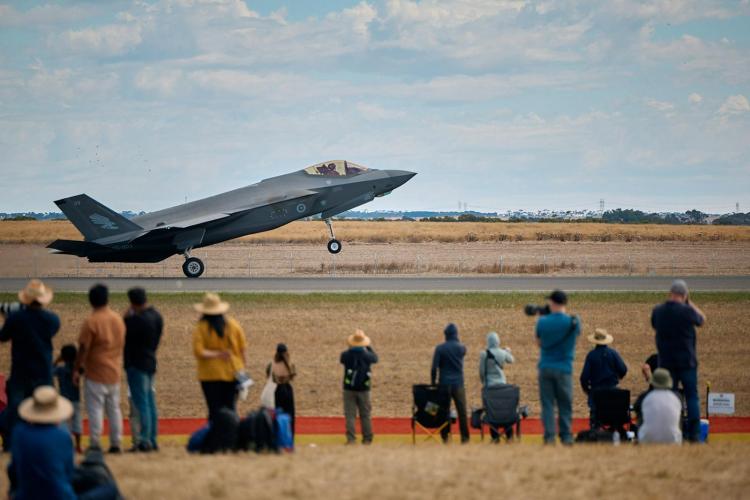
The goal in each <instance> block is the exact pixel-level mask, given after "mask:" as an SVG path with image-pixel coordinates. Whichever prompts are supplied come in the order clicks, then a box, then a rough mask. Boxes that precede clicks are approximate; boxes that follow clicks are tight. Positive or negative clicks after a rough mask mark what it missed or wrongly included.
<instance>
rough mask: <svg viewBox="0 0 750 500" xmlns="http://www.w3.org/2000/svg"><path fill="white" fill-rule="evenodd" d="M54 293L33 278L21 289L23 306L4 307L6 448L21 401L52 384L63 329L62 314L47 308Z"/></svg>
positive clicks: (0, 332) (1, 337) (1, 332)
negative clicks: (58, 338)
mask: <svg viewBox="0 0 750 500" xmlns="http://www.w3.org/2000/svg"><path fill="white" fill-rule="evenodd" d="M52 296H53V294H52V289H50V288H49V287H47V286H45V285H44V283H42V282H41V281H39V280H31V281H29V283H28V284H27V285H26V287H25V288H24V289H23V290H21V291H20V292H18V300H19V302H20V303H21V304H22V306H21V307H18V306H16V307H13V306H14V304H11V305H10V306H11V307H4V308H3V310H4V311H6V310H9V309H10V310H12V312H10V313H9V314H8V315H7V318H6V319H5V324H3V327H2V329H1V330H0V342H8V341H10V342H11V351H10V360H11V361H10V363H11V368H10V378H9V379H8V383H7V385H6V392H7V395H8V408H7V412H8V413H7V439H6V440H5V441H4V443H3V445H4V447H6V449H7V448H9V447H10V440H11V436H12V430H13V426H14V425H15V423H16V420H17V418H18V405H19V404H21V401H23V400H24V399H26V398H29V397H31V395H32V394H33V393H34V389H36V388H37V387H39V386H40V385H51V384H52V337H54V336H55V335H56V334H57V331H58V330H59V329H60V318H58V317H57V315H56V314H55V313H53V312H51V311H47V310H45V309H44V307H45V306H47V305H49V303H50V302H52Z"/></svg>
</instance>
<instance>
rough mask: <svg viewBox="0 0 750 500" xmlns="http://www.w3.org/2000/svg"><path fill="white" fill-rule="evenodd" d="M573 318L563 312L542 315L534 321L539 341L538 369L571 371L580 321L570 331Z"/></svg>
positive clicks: (579, 331)
mask: <svg viewBox="0 0 750 500" xmlns="http://www.w3.org/2000/svg"><path fill="white" fill-rule="evenodd" d="M572 321H573V318H572V317H570V316H568V315H567V314H565V313H552V314H548V315H546V316H542V317H541V318H539V320H538V321H537V322H536V336H537V338H538V339H539V341H540V343H541V351H542V352H541V356H539V365H538V366H539V369H540V370H544V369H548V370H557V371H559V372H562V373H573V358H575V353H576V339H577V338H578V335H579V334H580V333H581V323H580V321H578V324H577V325H576V326H575V327H574V328H573V330H572V331H571V327H572V326H573V325H572Z"/></svg>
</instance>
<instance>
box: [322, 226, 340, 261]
mask: <svg viewBox="0 0 750 500" xmlns="http://www.w3.org/2000/svg"><path fill="white" fill-rule="evenodd" d="M325 223H326V226H328V231H329V232H330V233H331V239H330V240H328V251H329V252H331V253H332V254H334V255H335V254H337V253H339V252H340V251H341V242H340V241H339V240H337V239H336V237H335V236H334V235H333V224H331V219H325Z"/></svg>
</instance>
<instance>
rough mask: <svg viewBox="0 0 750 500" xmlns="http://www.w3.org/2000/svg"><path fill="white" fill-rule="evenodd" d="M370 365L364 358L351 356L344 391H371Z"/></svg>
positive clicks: (345, 375) (345, 374)
mask: <svg viewBox="0 0 750 500" xmlns="http://www.w3.org/2000/svg"><path fill="white" fill-rule="evenodd" d="M370 376H371V373H370V363H368V362H367V360H366V359H365V358H364V356H357V355H353V356H351V361H350V362H349V363H347V365H346V367H345V371H344V389H346V390H349V391H366V390H368V389H370V385H371V381H370Z"/></svg>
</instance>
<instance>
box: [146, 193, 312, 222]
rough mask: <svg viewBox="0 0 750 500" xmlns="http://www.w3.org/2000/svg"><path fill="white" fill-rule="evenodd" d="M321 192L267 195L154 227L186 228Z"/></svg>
mask: <svg viewBox="0 0 750 500" xmlns="http://www.w3.org/2000/svg"><path fill="white" fill-rule="evenodd" d="M319 194H320V193H319V192H317V191H312V190H309V189H298V190H295V191H289V192H286V193H284V194H280V195H276V196H270V197H266V198H264V199H261V200H256V201H253V202H252V203H248V204H247V205H242V206H239V207H237V208H233V209H230V210H225V211H221V212H214V213H208V214H196V215H195V216H194V217H189V218H185V219H180V220H177V221H171V222H169V223H165V224H164V225H163V226H157V227H156V228H154V229H155V230H159V229H160V228H162V227H163V228H164V229H167V228H176V229H185V228H189V227H193V226H197V225H200V224H206V223H208V222H214V221H217V220H221V219H225V218H228V217H231V216H233V215H237V214H240V213H242V212H247V211H248V210H253V209H255V208H260V207H264V206H267V205H273V204H275V203H279V202H282V201H289V200H296V199H301V198H307V197H309V196H318V195H319Z"/></svg>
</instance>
